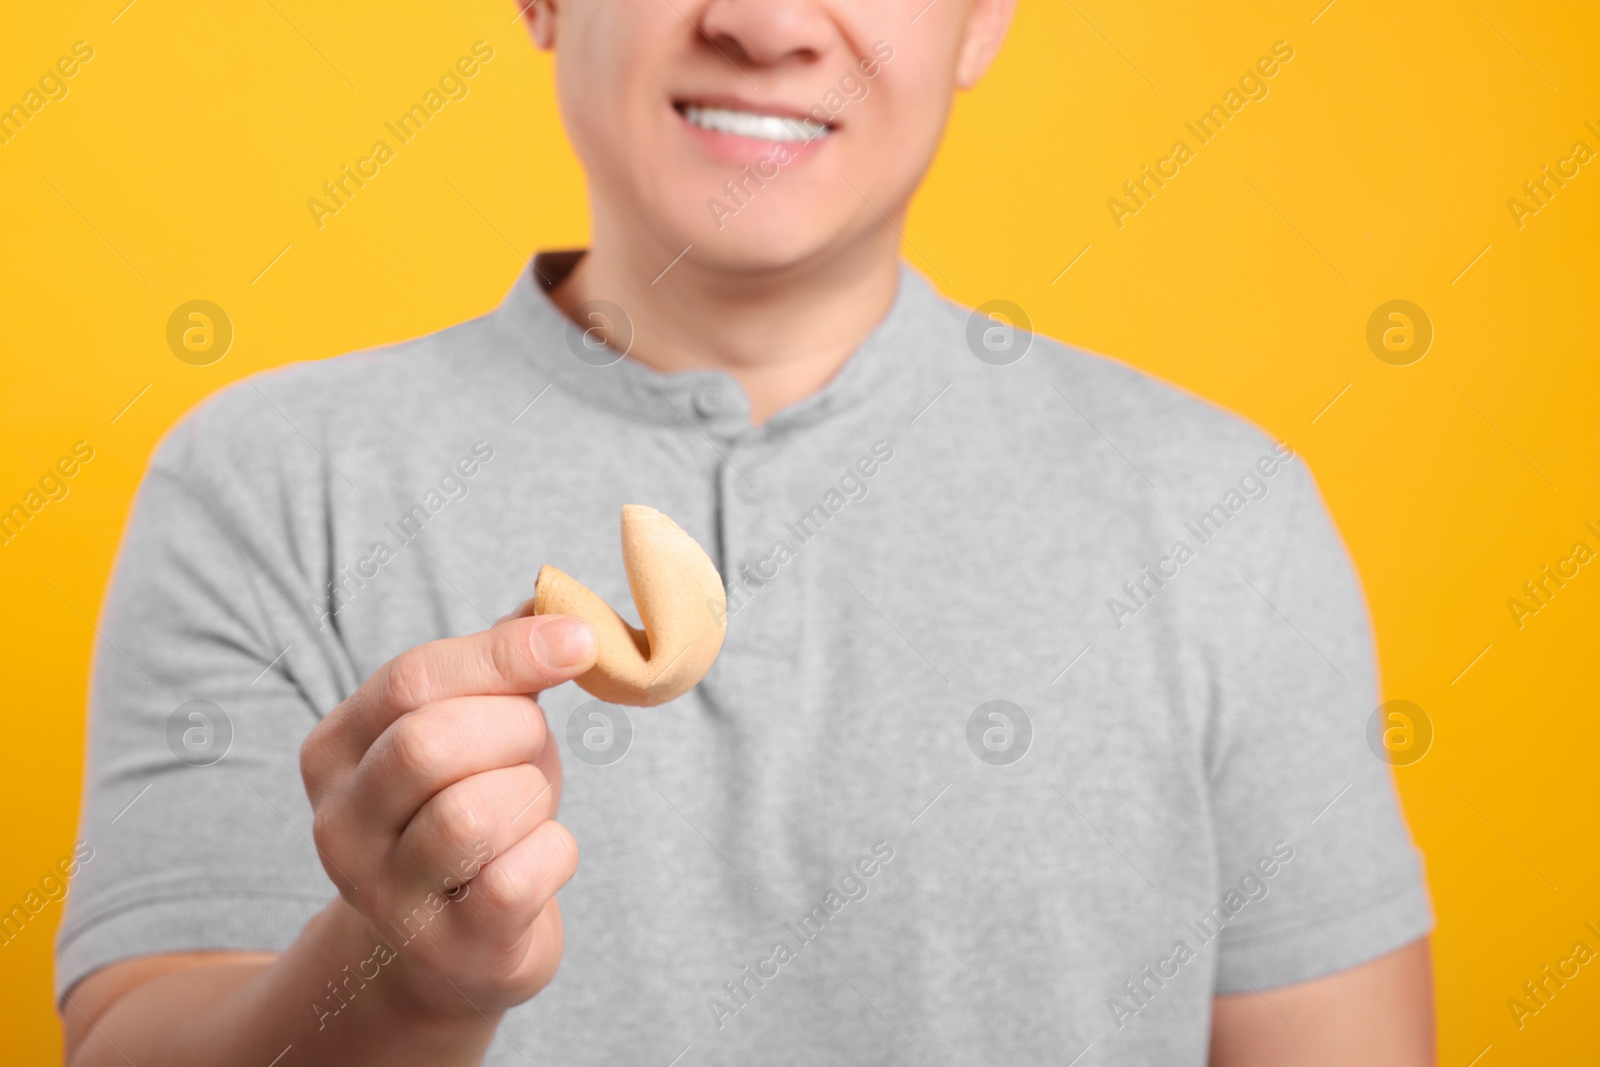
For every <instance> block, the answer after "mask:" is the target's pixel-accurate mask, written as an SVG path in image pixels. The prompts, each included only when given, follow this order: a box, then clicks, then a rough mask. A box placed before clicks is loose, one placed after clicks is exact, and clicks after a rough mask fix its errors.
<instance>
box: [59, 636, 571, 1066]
mask: <svg viewBox="0 0 1600 1067" xmlns="http://www.w3.org/2000/svg"><path fill="white" fill-rule="evenodd" d="M523 611H526V605H525V606H524V609H523ZM523 611H519V612H518V613H517V616H521V615H522V614H523ZM594 655H595V638H594V631H593V630H592V629H591V628H590V626H589V624H588V623H586V622H583V621H582V620H579V619H572V618H565V617H562V616H541V617H535V618H526V617H512V618H509V619H503V620H501V622H499V623H498V624H496V626H495V627H494V628H493V629H492V630H489V631H486V632H484V633H478V634H472V635H471V636H468V637H459V638H452V639H448V640H443V641H434V642H430V643H429V644H426V645H420V646H418V647H416V648H413V649H410V650H409V651H407V652H403V653H401V654H400V655H399V656H397V657H396V658H395V659H393V660H391V661H390V662H389V663H387V664H385V665H384V666H383V667H380V668H379V669H378V670H377V671H376V672H375V673H374V674H373V675H372V677H370V678H368V679H367V681H366V682H365V684H363V685H362V686H361V688H360V689H359V690H357V691H356V692H355V694H354V695H352V696H351V697H350V698H349V699H348V700H346V701H344V702H343V703H342V704H340V705H339V706H338V707H337V708H335V709H334V710H333V711H332V712H331V713H329V714H328V716H327V717H326V718H325V719H324V720H323V721H322V722H321V723H319V724H318V725H317V726H316V728H315V729H313V730H312V731H311V733H310V735H308V736H307V738H306V740H305V742H304V744H303V745H302V746H301V750H300V769H301V775H302V776H303V777H304V779H305V785H306V792H307V793H308V794H309V796H310V798H311V805H312V808H313V810H314V812H315V818H314V822H313V837H314V838H315V840H316V845H317V851H318V852H319V853H320V854H321V857H322V863H323V867H324V868H325V869H326V870H327V872H328V876H329V877H330V878H332V879H333V881H334V884H335V885H337V886H338V887H339V893H340V898H339V899H336V900H335V901H334V902H333V903H332V904H330V905H329V906H328V907H327V908H325V909H324V910H323V911H322V912H320V913H319V914H318V915H316V916H315V917H314V918H313V919H312V920H311V921H310V923H308V924H307V926H306V928H305V929H304V930H303V931H302V932H301V934H300V936H299V937H298V938H297V939H296V940H295V942H294V944H293V945H291V946H290V947H289V948H288V949H287V950H286V951H284V952H283V953H281V954H277V955H274V954H267V953H259V952H191V953H168V954H163V955H156V956H146V957H140V958H136V959H130V960H124V961H122V962H119V963H114V964H112V965H110V966H108V967H105V968H102V969H101V970H98V971H96V972H95V973H93V974H91V975H89V976H88V977H87V978H85V979H84V980H83V981H81V982H79V983H78V984H77V985H76V986H74V987H73V988H72V989H71V990H70V991H68V993H67V995H66V996H65V997H64V998H63V1020H62V1021H63V1023H64V1024H65V1029H66V1039H67V1062H69V1063H71V1064H73V1065H74V1067H97V1065H99V1064H122V1063H125V1062H128V1061H130V1060H131V1061H132V1062H135V1063H174V1064H176V1063H255V1062H260V1063H267V1062H269V1061H272V1060H273V1058H274V1057H275V1056H281V1055H282V1054H283V1053H284V1052H286V1051H288V1050H287V1049H286V1048H285V1046H289V1047H290V1048H292V1049H293V1050H294V1055H295V1057H296V1059H295V1061H294V1062H296V1063H306V1064H319V1063H326V1064H341V1065H342V1064H349V1063H367V1062H371V1063H380V1062H381V1063H384V1064H387V1065H389V1067H409V1065H413V1064H414V1065H418V1067H421V1065H424V1064H426V1065H428V1067H442V1065H455V1064H472V1063H477V1062H479V1060H480V1059H481V1057H482V1056H483V1052H484V1050H485V1049H486V1048H487V1047H488V1044H489V1041H490V1039H491V1038H492V1037H493V1033H494V1021H493V1020H494V1018H496V1017H498V1015H499V1014H500V1013H501V1012H503V1011H504V1010H505V1009H506V1008H508V1007H511V1006H512V1005H514V1004H518V1003H521V1002H522V1001H524V1000H527V999H528V998H529V997H531V996H533V995H534V994H535V993H537V992H538V991H539V990H540V989H542V988H543V987H544V985H545V984H546V983H548V982H549V981H550V979H551V977H552V976H553V975H554V974H555V970H556V966H557V964H558V963H559V962H560V960H561V947H562V942H561V913H560V910H559V909H558V908H557V906H556V902H555V892H556V890H558V889H560V888H561V887H562V886H563V885H565V884H566V882H567V879H569V878H571V877H572V874H573V871H574V870H575V869H576V868H577V863H578V851H577V845H576V844H575V843H574V842H573V840H572V835H571V834H569V833H568V832H567V830H566V828H565V827H563V826H561V825H560V824H559V823H557V822H555V821H554V816H555V813H556V808H557V804H558V803H559V801H560V798H561V762H560V758H559V756H558V754H557V751H556V747H555V745H554V744H552V743H550V741H549V737H548V733H547V731H546V728H545V720H544V712H543V711H541V710H540V709H539V706H538V704H536V703H535V702H534V699H533V696H532V694H534V693H537V692H539V691H541V690H544V689H548V688H550V687H551V686H554V685H558V684H560V683H562V682H565V681H568V680H569V679H572V678H575V677H577V676H578V675H580V674H582V673H583V672H584V671H586V670H588V669H589V667H590V666H591V665H592V664H593V662H594ZM386 946H392V947H393V949H395V950H398V952H397V954H396V955H394V956H389V955H388V951H389V950H388V948H387V947H386ZM369 960H370V961H371V962H370V963H368V962H367V961H369ZM373 966H377V967H378V968H379V970H378V973H377V976H376V977H374V976H373V974H372V971H371V967H373ZM358 970H360V971H363V972H364V974H365V979H364V980H361V982H360V985H359V986H358V989H359V995H358V996H348V1002H347V1003H343V1005H342V1007H337V1006H338V1005H339V1004H340V1003H341V1001H340V1000H333V999H325V998H326V994H327V991H328V990H327V987H328V986H329V985H330V984H331V983H332V982H333V981H337V980H341V979H342V978H343V977H344V976H345V975H347V974H353V973H355V972H356V971H358ZM323 1004H326V1005H327V1008H326V1009H325V1008H324V1007H323V1006H322V1005H323ZM308 1005H310V1006H311V1010H309V1011H308V1010H307V1007H308ZM335 1007H337V1010H336V1011H334V1010H333V1009H334V1008H335Z"/></svg>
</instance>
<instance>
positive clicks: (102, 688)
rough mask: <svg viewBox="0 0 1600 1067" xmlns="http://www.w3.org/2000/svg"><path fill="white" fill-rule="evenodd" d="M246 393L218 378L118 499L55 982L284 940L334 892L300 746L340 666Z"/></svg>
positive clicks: (275, 457) (274, 457)
mask: <svg viewBox="0 0 1600 1067" xmlns="http://www.w3.org/2000/svg"><path fill="white" fill-rule="evenodd" d="M253 399H256V398H252V397H250V396H249V395H248V394H246V395H244V396H243V397H241V396H240V393H239V390H237V389H236V390H232V391H229V392H227V393H224V394H220V395H219V397H218V398H213V400H212V401H208V402H207V404H206V405H203V406H202V408H200V409H198V410H197V411H196V412H195V413H191V415H190V416H188V417H187V418H186V419H185V421H184V422H183V423H180V424H179V426H178V427H177V428H176V429H174V430H173V431H172V432H171V433H170V434H169V435H168V437H167V439H166V440H165V441H164V442H163V444H162V446H161V447H160V448H159V449H158V451H157V454H156V456H155V458H154V459H153V460H152V462H151V465H150V467H149V469H148V470H147V472H146V475H145V478H144V480H143V483H142V484H141V486H140V489H139V491H138V494H137V496H136V498H135V501H134V505H133V509H132V512H131V516H130V519H129V523H128V526H127V529H126V531H125V533H124V536H123V541H122V545H121V549H120V551H119V554H118V558H117V562H116V565H115V568H114V571H113V575H112V581H111V584H110V587H109V590H108V592H107V597H106V601H105V603H104V606H103V609H102V613H101V619H100V623H99V626H98V631H99V635H100V636H99V640H98V643H97V645H96V648H95V653H94V666H93V671H92V681H91V685H90V722H89V730H88V738H89V741H88V747H89V751H88V759H87V770H86V776H85V783H84V792H83V807H82V813H81V816H80V826H79V839H80V841H82V842H83V843H84V844H85V845H86V846H87V849H86V850H85V851H86V852H88V853H89V855H88V858H87V859H86V860H84V861H83V862H82V864H81V866H80V868H79V871H78V874H77V877H76V878H75V879H74V882H73V885H72V890H71V893H70V894H69V896H68V899H67V907H66V914H65V916H64V918H63V922H62V926H61V930H60V932H59V934H58V938H57V944H56V988H57V991H58V995H64V994H65V993H66V992H67V991H68V990H70V988H71V987H72V986H73V984H74V983H76V982H77V981H78V980H79V979H81V978H82V977H84V976H85V975H87V974H89V973H90V972H92V971H94V970H96V969H97V968H100V967H103V966H105V965H106V964H109V963H112V962H115V961H117V960H121V959H126V958H129V957H135V956H141V955H147V954H152V953H163V952H176V951H185V950H196V949H238V950H280V949H283V948H285V947H286V946H287V945H288V944H289V943H290V942H291V941H292V940H293V939H294V937H295V936H296V935H297V933H298V932H299V931H300V929H301V928H302V927H303V926H304V925H305V923H306V921H307V920H308V919H310V918H311V916H312V915H314V914H315V913H316V912H317V911H318V910H320V909H321V908H322V907H323V906H325V905H326V904H327V902H328V901H329V900H330V899H332V897H333V895H334V893H335V890H334V888H333V885H332V883H331V881H330V880H329V879H328V878H327V876H326V875H325V874H324V872H323V870H322V867H321V864H320V862H319V860H318V857H317V854H316V850H315V848H314V846H313V845H312V844H311V841H310V834H311V809H310V805H309V802H308V801H307V799H306V796H305V792H304V789H303V787H302V786H301V782H300V775H299V746H300V743H301V741H302V740H303V739H304V737H305V735H306V734H307V732H308V731H309V730H310V729H311V727H312V726H313V725H314V724H315V723H316V721H317V719H318V717H319V715H321V714H322V713H325V712H326V711H327V710H328V709H329V708H331V707H332V706H333V704H334V703H336V702H337V700H338V698H339V694H340V692H341V690H342V689H343V688H347V687H348V684H349V680H348V666H347V665H346V664H341V662H340V657H339V654H338V644H337V641H336V640H333V639H332V637H331V633H330V629H331V628H326V627H324V628H319V626H318V620H317V619H316V617H315V614H314V612H312V611H311V610H309V609H308V607H307V604H308V601H309V594H310V593H312V592H314V591H316V590H317V589H318V588H319V587H320V584H321V583H320V582H318V581H316V580H315V578H314V577H313V575H314V573H315V568H316V566H317V565H318V563H317V560H316V559H315V558H314V557H315V553H314V551H312V550H308V549H307V548H305V546H304V545H299V544H296V543H295V542H294V540H293V534H292V533H291V532H290V531H291V530H293V529H295V528H296V526H295V524H297V523H298V524H301V525H305V522H304V520H305V519H306V518H307V516H306V515H305V514H304V512H305V510H306V507H307V505H305V504H304V503H298V504H291V503H290V499H289V495H288V489H287V488H286V483H289V482H292V481H293V479H288V478H286V477H284V476H283V475H281V474H276V473H274V471H275V470H276V469H277V465H278V463H279V462H280V461H281V456H282V452H281V451H280V450H281V449H283V448H286V447H289V446H290V445H291V444H293V442H287V441H285V440H283V439H282V437H281V435H279V434H277V433H276V432H274V431H273V430H272V429H271V428H270V425H269V424H268V423H267V422H266V421H265V419H264V418H263V417H262V415H259V414H257V413H256V411H255V410H254V408H253V407H252V405H251V401H252V400H253ZM259 406H260V407H265V406H266V405H264V404H262V405H259ZM299 447H300V448H302V449H303V448H305V445H304V443H303V442H301V443H299ZM306 479H309V480H310V481H312V482H313V483H314V482H315V475H314V474H309V475H307V476H306V478H305V479H302V481H304V480H306ZM296 495H297V496H298V497H302V498H303V497H306V496H311V497H315V495H316V493H315V490H314V489H312V490H310V491H308V490H307V489H305V488H304V487H301V488H299V489H298V490H297V493H296ZM297 509H298V511H299V514H296V513H295V512H296V510H297ZM318 525H319V524H317V523H314V522H313V523H310V526H311V527H312V528H313V529H315V528H317V527H318ZM90 850H92V851H90Z"/></svg>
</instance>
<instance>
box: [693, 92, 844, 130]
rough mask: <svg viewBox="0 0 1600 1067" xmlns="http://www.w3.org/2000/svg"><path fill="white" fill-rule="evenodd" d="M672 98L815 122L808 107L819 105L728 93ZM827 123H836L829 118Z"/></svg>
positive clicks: (818, 103)
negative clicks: (753, 98)
mask: <svg viewBox="0 0 1600 1067" xmlns="http://www.w3.org/2000/svg"><path fill="white" fill-rule="evenodd" d="M672 100H673V104H674V105H675V106H677V107H716V108H722V109H723V110H726V111H748V112H751V113H753V114H756V115H776V116H777V117H779V118H786V119H806V120H808V121H811V122H816V121H817V118H816V117H815V116H814V115H811V114H808V113H807V112H808V109H810V108H815V107H819V106H821V105H820V102H817V101H813V102H812V103H810V104H791V103H786V102H784V101H781V100H752V99H750V98H749V97H746V96H737V95H732V94H728V93H683V94H680V95H677V96H674V97H673V98H672ZM823 110H824V111H826V110H827V109H826V108H824V109H823ZM827 125H829V126H836V125H838V124H837V123H836V122H835V121H834V120H833V119H831V118H830V119H829V120H828V122H827Z"/></svg>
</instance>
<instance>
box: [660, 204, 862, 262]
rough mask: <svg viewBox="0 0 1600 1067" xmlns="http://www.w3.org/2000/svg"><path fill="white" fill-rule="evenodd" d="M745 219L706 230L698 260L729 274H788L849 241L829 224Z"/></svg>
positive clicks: (696, 248)
mask: <svg viewBox="0 0 1600 1067" xmlns="http://www.w3.org/2000/svg"><path fill="white" fill-rule="evenodd" d="M745 221H747V222H749V223H750V224H749V225H742V224H741V225H739V226H737V227H736V226H735V225H733V224H731V223H730V224H729V225H727V226H724V227H723V228H722V229H721V230H715V229H712V230H710V231H709V232H703V233H702V235H701V238H700V240H698V241H696V242H695V245H694V251H693V252H692V253H691V255H693V256H694V257H695V262H696V263H697V264H699V265H700V267H701V268H702V269H705V270H716V271H723V272H727V273H729V274H745V275H758V274H785V273H790V272H794V271H804V270H805V269H806V268H807V267H810V266H814V265H816V264H817V263H818V262H820V261H821V260H824V259H826V258H827V257H828V256H829V255H830V254H831V253H832V252H833V251H834V250H836V249H837V248H838V247H839V246H840V245H841V244H844V243H848V242H847V241H845V240H844V239H842V238H841V237H840V236H839V235H838V234H836V233H834V232H833V231H832V230H831V229H829V228H827V227H824V226H821V225H818V226H816V227H810V226H796V225H795V224H794V223H795V220H794V219H792V218H791V219H788V220H779V221H778V223H777V224H776V225H761V224H759V222H758V221H757V220H754V219H751V220H745Z"/></svg>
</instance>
